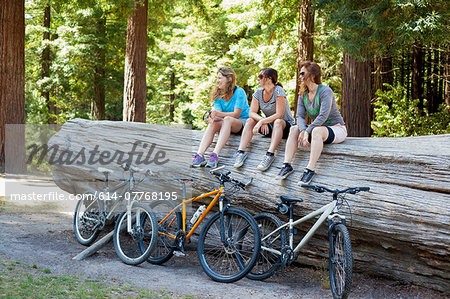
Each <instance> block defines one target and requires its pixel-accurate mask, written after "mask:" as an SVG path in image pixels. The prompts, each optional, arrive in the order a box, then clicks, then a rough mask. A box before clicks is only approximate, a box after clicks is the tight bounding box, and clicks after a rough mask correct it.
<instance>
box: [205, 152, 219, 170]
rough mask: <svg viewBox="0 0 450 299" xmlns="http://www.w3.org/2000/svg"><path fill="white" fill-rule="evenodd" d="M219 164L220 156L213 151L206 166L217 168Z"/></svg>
mask: <svg viewBox="0 0 450 299" xmlns="http://www.w3.org/2000/svg"><path fill="white" fill-rule="evenodd" d="M217 164H219V156H217V154H216V153H212V154H211V156H209V161H208V163H207V164H206V167H210V168H216V167H217Z"/></svg>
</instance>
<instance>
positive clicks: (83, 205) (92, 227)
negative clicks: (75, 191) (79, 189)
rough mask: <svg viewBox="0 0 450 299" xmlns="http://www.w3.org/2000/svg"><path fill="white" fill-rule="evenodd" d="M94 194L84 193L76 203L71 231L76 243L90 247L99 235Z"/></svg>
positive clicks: (97, 209)
mask: <svg viewBox="0 0 450 299" xmlns="http://www.w3.org/2000/svg"><path fill="white" fill-rule="evenodd" d="M93 196H94V194H93V193H91V192H86V193H85V194H83V196H82V199H81V200H80V201H78V203H77V206H76V208H75V213H74V216H73V230H74V233H75V237H76V238H77V241H78V243H80V244H82V245H85V246H88V245H91V244H92V243H93V242H94V241H95V240H96V239H97V236H98V234H99V233H100V229H99V228H100V225H101V221H100V212H99V211H100V208H99V202H98V199H97V198H94V197H93Z"/></svg>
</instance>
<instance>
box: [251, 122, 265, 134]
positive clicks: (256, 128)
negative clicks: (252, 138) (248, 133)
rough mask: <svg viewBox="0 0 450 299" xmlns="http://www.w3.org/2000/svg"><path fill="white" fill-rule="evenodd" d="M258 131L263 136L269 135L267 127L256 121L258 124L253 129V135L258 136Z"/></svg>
mask: <svg viewBox="0 0 450 299" xmlns="http://www.w3.org/2000/svg"><path fill="white" fill-rule="evenodd" d="M260 129H261V133H263V134H264V135H267V134H269V125H268V124H264V123H262V120H260V121H258V123H257V124H256V125H255V126H254V127H253V135H258V132H259V131H260Z"/></svg>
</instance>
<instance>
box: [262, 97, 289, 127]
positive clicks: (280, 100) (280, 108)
mask: <svg viewBox="0 0 450 299" xmlns="http://www.w3.org/2000/svg"><path fill="white" fill-rule="evenodd" d="M285 107H286V98H285V97H282V96H280V97H277V99H276V112H275V114H273V115H271V116H269V117H266V118H261V119H260V120H259V122H261V123H262V124H270V123H273V122H274V121H275V120H276V119H281V118H282V117H283V115H284V108H285Z"/></svg>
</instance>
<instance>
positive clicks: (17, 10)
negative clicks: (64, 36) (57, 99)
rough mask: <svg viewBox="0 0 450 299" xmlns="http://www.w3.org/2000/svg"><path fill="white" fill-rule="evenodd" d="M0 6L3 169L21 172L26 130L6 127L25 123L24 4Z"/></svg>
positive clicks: (3, 2)
mask: <svg viewBox="0 0 450 299" xmlns="http://www.w3.org/2000/svg"><path fill="white" fill-rule="evenodd" d="M0 7H1V9H0V142H1V144H0V170H1V171H2V172H3V171H5V168H6V170H7V171H8V172H10V173H21V172H23V171H25V146H24V144H25V133H24V132H25V131H24V127H23V126H16V127H15V128H11V126H8V128H6V125H7V124H25V1H23V0H22V1H19V0H17V1H9V0H1V1H0ZM5 128H6V129H7V130H8V131H6V130H5ZM15 129H17V130H15ZM5 137H8V140H7V142H8V144H6V143H5ZM10 137H12V138H10ZM5 154H6V158H7V159H8V161H6V159H5Z"/></svg>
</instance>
